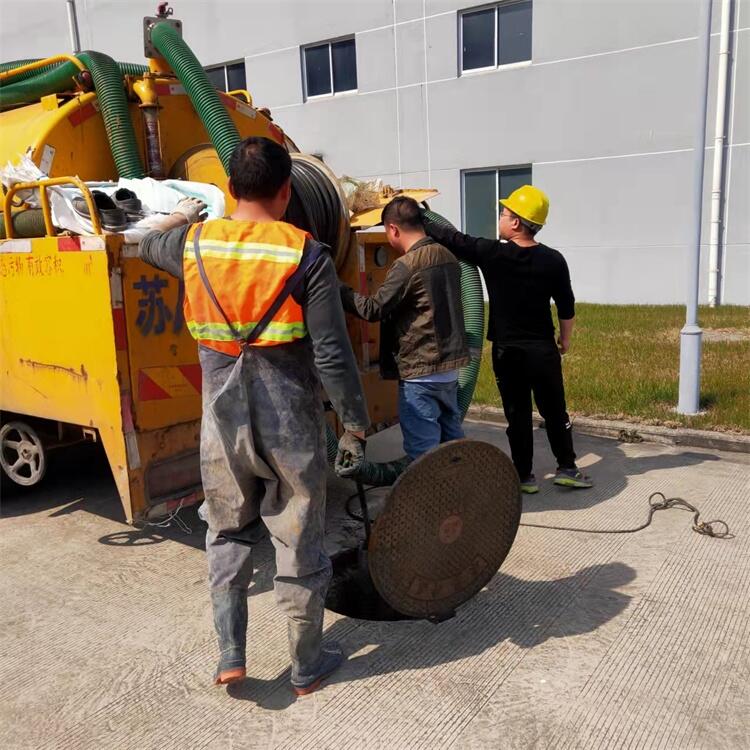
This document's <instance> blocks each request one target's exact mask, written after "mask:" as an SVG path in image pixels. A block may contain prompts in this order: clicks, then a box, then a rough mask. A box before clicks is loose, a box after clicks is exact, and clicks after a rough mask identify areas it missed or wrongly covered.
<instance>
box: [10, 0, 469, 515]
mask: <svg viewBox="0 0 750 750" xmlns="http://www.w3.org/2000/svg"><path fill="white" fill-rule="evenodd" d="M162 5H164V4H162ZM161 8H162V6H160V9H161ZM168 13H169V11H167V10H162V11H161V12H160V13H159V14H158V15H156V16H153V17H148V18H146V19H144V51H145V55H146V58H147V64H146V65H136V64H130V63H118V62H116V61H114V60H112V58H110V57H109V56H107V55H105V54H103V53H100V52H85V53H78V54H76V55H74V56H73V55H58V56H55V57H52V58H48V59H44V60H18V61H11V62H6V63H3V64H2V65H0V132H1V133H2V137H1V138H0V163H1V164H7V163H8V162H12V163H18V161H19V159H20V157H22V156H23V155H28V156H29V157H30V158H31V160H32V161H33V162H34V163H35V164H36V165H37V166H38V167H39V169H40V170H41V172H43V173H44V175H46V177H45V178H44V179H38V180H34V181H31V182H28V183H17V184H14V185H12V186H9V187H5V188H4V189H3V193H2V209H3V210H2V222H1V223H0V321H2V323H1V325H2V332H1V335H0V412H1V419H2V423H1V425H0V467H1V468H2V471H3V472H4V473H5V474H6V475H7V476H8V477H9V478H10V479H11V480H12V481H14V482H16V483H17V484H21V485H34V484H36V483H37V482H39V481H40V480H41V479H42V478H43V476H44V473H45V468H46V464H47V453H48V451H49V450H50V449H51V448H58V447H61V446H64V445H68V444H70V443H73V442H77V441H80V440H96V441H101V443H102V445H103V447H104V449H105V451H106V455H107V458H108V461H109V464H110V467H111V469H112V473H113V475H114V479H115V482H116V485H117V490H118V492H119V495H120V498H121V501H122V505H123V508H124V511H125V515H126V517H127V519H128V520H129V521H133V520H137V519H145V518H149V517H155V516H158V515H162V514H164V513H166V512H168V511H170V510H172V509H174V508H176V507H178V506H179V505H180V504H183V505H184V504H188V503H191V502H195V501H197V500H199V499H200V498H201V497H202V495H201V485H200V474H199V468H198V441H199V424H200V414H201V375H200V366H199V364H198V357H197V347H196V344H195V342H194V341H193V339H192V338H191V337H190V335H189V334H188V332H187V329H186V326H185V322H184V319H183V314H182V290H181V289H180V285H179V283H178V281H177V280H176V279H174V278H172V277H170V276H169V275H167V274H166V273H163V272H161V271H159V270H157V269H154V268H153V267H151V266H149V265H147V264H145V263H143V262H141V261H140V260H138V258H137V247H136V246H135V245H133V244H128V243H127V242H126V241H125V238H124V236H123V235H122V234H117V233H108V232H105V231H103V230H102V227H101V224H100V221H99V218H98V215H97V210H96V208H95V206H94V205H93V202H92V196H91V192H90V189H89V187H87V185H86V183H87V182H93V181H116V180H117V179H118V178H120V177H123V178H142V177H147V176H148V177H153V178H155V179H164V178H171V179H184V180H191V181H196V182H205V183H213V184H214V185H217V186H219V187H220V188H221V189H222V190H223V191H224V193H225V198H226V210H227V213H230V212H231V210H232V209H233V207H234V204H233V200H232V198H231V196H230V195H229V194H228V192H227V190H226V182H227V180H226V172H225V167H226V165H227V163H228V159H229V156H230V154H231V152H232V150H233V148H234V146H235V145H236V143H237V142H238V141H239V140H240V139H241V138H245V137H247V136H251V135H254V136H263V137H266V138H270V139H272V140H275V141H277V142H278V143H281V144H284V145H285V146H286V147H287V149H288V150H289V151H290V152H291V153H292V158H293V175H292V181H293V200H292V203H291V205H290V212H289V215H288V217H287V218H288V219H289V220H290V221H293V222H294V223H296V224H298V225H299V226H302V227H303V228H305V229H308V230H309V231H311V232H312V234H313V235H314V236H315V237H316V238H317V239H319V240H321V241H323V242H325V243H327V244H328V245H329V246H330V247H331V250H332V253H333V255H334V259H335V263H336V267H337V270H338V273H339V276H340V278H341V279H342V280H344V281H346V282H347V283H348V284H350V285H351V286H353V287H354V288H356V289H359V290H360V291H362V292H365V293H368V294H372V293H373V292H374V291H375V290H376V289H377V288H378V286H379V285H380V283H382V280H383V279H384V277H385V274H386V272H387V270H388V267H389V266H390V264H391V263H392V262H393V260H394V254H393V251H392V249H391V248H390V247H389V246H388V244H387V242H386V241H385V236H384V234H383V232H382V228H380V230H379V229H378V228H377V226H376V225H377V224H378V223H379V214H380V208H379V207H377V206H374V207H372V209H371V210H367V211H364V212H362V213H360V214H355V215H353V216H352V215H350V212H349V210H348V208H347V206H346V201H345V196H344V194H343V192H342V188H341V186H340V184H339V182H338V180H337V179H336V177H335V175H333V174H332V173H331V172H330V170H329V169H328V168H327V166H326V165H325V164H324V163H323V162H322V161H320V160H318V159H316V158H314V157H311V156H307V155H304V154H300V153H299V152H298V149H297V148H296V146H295V145H294V143H293V141H292V140H291V139H290V138H289V137H288V136H287V135H286V134H285V133H284V132H283V131H282V129H281V128H280V127H278V125H277V124H276V123H275V122H273V120H272V117H271V114H270V112H268V110H264V109H259V108H258V107H256V106H255V105H254V103H253V101H252V97H251V96H250V94H249V93H248V92H247V91H232V92H229V93H223V92H221V91H216V90H215V89H214V88H213V86H212V85H211V84H210V83H209V81H208V79H207V77H206V74H205V72H204V71H203V69H202V67H201V65H200V63H199V62H198V61H197V59H196V58H195V56H194V55H193V53H192V52H191V51H190V49H189V47H188V46H187V44H186V43H185V42H184V40H183V39H182V25H181V23H180V21H178V20H176V19H173V18H171V17H169V15H168ZM59 186H72V187H77V188H78V189H79V190H80V193H81V195H82V196H83V198H84V199H85V201H86V203H87V206H88V209H89V213H90V216H91V219H92V227H93V231H92V233H91V234H84V235H81V234H73V233H71V232H70V231H61V230H60V229H59V228H58V227H55V226H54V224H53V218H52V213H51V210H50V192H51V191H53V190H54V189H55V188H58V187H59ZM29 191H33V193H34V194H35V195H36V196H37V203H36V204H35V207H32V206H31V198H30V197H29V196H30V193H29ZM406 192H407V193H408V194H410V195H413V196H414V197H415V198H417V200H420V201H424V200H426V199H427V198H429V197H431V196H433V195H435V192H434V191H427V190H424V191H406ZM388 197H389V196H388V195H385V194H384V195H383V196H381V199H380V201H379V202H380V203H381V204H384V203H385V202H386V201H387V200H388ZM24 201H26V202H24ZM462 282H463V288H464V307H465V314H466V321H467V326H466V327H467V332H468V334H469V341H470V344H471V345H472V346H473V347H481V337H482V329H483V317H482V316H483V305H482V296H481V286H480V283H479V277H478V275H477V272H476V270H474V269H471V268H468V267H466V268H464V272H463V280H462ZM349 326H350V329H349V331H350V336H351V341H352V345H353V347H354V351H355V354H356V355H357V358H358V362H359V365H360V368H361V372H362V377H363V380H364V383H365V388H366V393H367V398H368V403H369V408H370V416H371V418H372V423H373V430H375V431H377V430H380V429H383V428H385V427H387V426H389V425H392V424H394V423H395V422H396V421H397V420H398V415H397V408H396V392H395V388H394V386H393V384H392V383H387V382H384V381H382V380H381V379H380V377H379V374H378V359H379V345H380V339H379V327H378V326H374V325H368V324H366V323H363V322H360V321H354V320H351V321H350V322H349ZM478 366H479V362H478V359H477V360H475V361H473V362H472V364H471V365H469V367H468V368H466V369H465V370H464V371H463V372H462V373H461V379H460V386H461V390H460V400H461V403H462V406H463V407H464V409H465V408H466V407H468V403H469V402H470V400H471V395H472V393H473V388H474V384H475V382H476V375H477V371H478ZM339 431H340V425H338V424H337V422H336V420H335V417H334V415H333V414H330V415H329V430H328V433H329V445H330V446H333V445H335V437H336V434H337V433H338V432H339Z"/></svg>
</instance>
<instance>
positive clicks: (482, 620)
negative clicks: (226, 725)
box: [227, 562, 635, 711]
mask: <svg viewBox="0 0 750 750" xmlns="http://www.w3.org/2000/svg"><path fill="white" fill-rule="evenodd" d="M634 578H635V571H634V570H633V568H631V567H630V566H628V565H625V564H624V563H619V562H615V563H607V564H605V565H593V566H589V567H586V568H582V569H581V570H579V571H578V572H576V573H574V574H573V575H570V576H566V577H564V578H558V579H555V580H550V581H533V580H525V579H522V578H516V577H514V576H509V575H505V574H503V573H499V574H498V575H496V576H495V578H493V579H492V581H491V582H490V583H489V584H488V585H487V587H486V588H485V589H483V590H482V591H480V592H479V594H477V596H475V597H474V599H472V600H471V602H469V603H467V604H466V605H464V606H463V607H461V608H460V609H459V611H458V613H457V615H456V617H455V618H454V619H452V620H448V621H446V622H443V623H440V624H438V625H433V624H431V623H428V622H426V621H424V620H420V621H408V620H406V621H400V622H378V623H373V622H364V621H358V622H361V624H362V627H358V628H356V629H355V630H353V631H352V628H351V623H352V620H350V619H349V618H342V619H341V620H338V621H337V622H336V623H335V624H334V625H333V626H331V627H330V628H329V629H328V630H327V631H326V632H325V634H324V636H323V637H324V640H340V641H343V642H344V644H345V650H346V652H347V654H349V655H350V656H349V659H348V660H347V662H346V663H345V664H344V666H342V668H341V669H340V670H339V671H338V672H336V673H335V674H334V675H333V676H332V677H331V678H330V680H328V681H327V684H333V683H351V682H355V681H357V680H359V679H366V678H369V677H372V676H374V675H378V674H388V673H390V672H408V671H409V670H418V669H428V668H430V667H435V666H437V665H440V664H448V663H451V662H457V661H460V660H462V659H466V658H469V657H473V656H478V655H480V654H482V653H484V652H485V651H487V650H488V649H491V648H493V647H495V646H497V645H498V644H500V643H502V642H503V641H507V642H508V643H511V644H513V645H514V646H517V647H519V648H522V649H532V648H535V647H537V646H539V645H541V644H543V643H544V642H545V641H547V640H548V639H550V638H562V637H569V636H575V635H581V634H583V633H590V632H592V631H594V630H596V629H597V628H599V627H601V626H602V625H604V624H605V623H607V622H608V621H609V620H611V619H613V618H614V617H616V616H617V615H619V614H620V613H621V612H623V611H624V610H625V609H626V608H627V606H628V603H629V602H630V598H631V597H630V596H628V595H627V594H623V593H621V592H620V591H618V590H617V589H618V588H620V587H622V586H625V585H627V584H628V583H630V582H631V581H633V579H634ZM562 615H565V616H564V617H563V616H562ZM248 649H249V650H250V651H252V633H250V640H249V642H248ZM363 650H364V651H366V653H365V654H364V655H357V654H358V653H359V652H360V651H363ZM227 694H228V695H230V696H231V697H232V698H234V699H236V700H244V701H250V702H252V703H255V704H257V705H259V706H261V707H262V708H265V709H268V710H272V711H273V710H283V709H285V708H288V707H289V706H290V705H291V704H292V703H294V702H295V701H296V700H297V698H296V697H295V696H294V694H293V693H292V691H291V689H290V687H289V671H288V670H287V671H286V672H284V673H283V674H281V675H278V676H277V677H275V678H274V679H272V680H259V679H255V678H249V679H247V680H245V681H243V682H241V683H237V684H235V685H230V686H229V687H228V688H227Z"/></svg>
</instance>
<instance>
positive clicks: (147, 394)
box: [138, 370, 172, 401]
mask: <svg viewBox="0 0 750 750" xmlns="http://www.w3.org/2000/svg"><path fill="white" fill-rule="evenodd" d="M138 398H140V400H141V401H161V400H163V399H166V398H172V397H171V396H170V395H169V394H168V393H167V392H166V391H165V390H164V389H163V388H162V387H161V386H160V385H157V384H156V383H154V381H153V380H151V378H150V377H149V376H148V375H146V373H144V372H143V370H139V371H138Z"/></svg>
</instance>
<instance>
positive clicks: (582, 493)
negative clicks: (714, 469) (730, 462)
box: [523, 440, 720, 513]
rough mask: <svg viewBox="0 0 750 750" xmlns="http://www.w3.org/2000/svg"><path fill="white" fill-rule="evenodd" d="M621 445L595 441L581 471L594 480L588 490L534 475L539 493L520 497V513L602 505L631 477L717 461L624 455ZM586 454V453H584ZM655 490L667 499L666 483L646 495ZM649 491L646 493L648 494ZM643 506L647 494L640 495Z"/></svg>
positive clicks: (694, 455) (699, 456)
mask: <svg viewBox="0 0 750 750" xmlns="http://www.w3.org/2000/svg"><path fill="white" fill-rule="evenodd" d="M622 448H623V447H622V444H621V443H616V442H614V441H609V440H601V441H598V442H597V454H596V459H598V460H596V462H595V463H593V464H589V465H587V466H586V467H585V468H584V471H585V473H587V474H590V475H591V477H592V479H593V480H594V483H595V484H594V487H593V488H592V489H589V490H579V489H567V488H565V487H557V486H555V485H553V484H552V478H551V476H548V477H544V478H543V477H541V476H539V475H537V478H538V480H539V484H540V487H541V489H542V492H540V493H539V494H537V495H524V496H523V510H524V513H536V512H539V511H546V510H583V509H586V508H591V507H593V506H594V505H597V504H599V503H603V502H605V501H607V500H610V499H611V498H613V497H616V496H617V495H619V494H620V493H621V492H622V491H623V490H624V489H625V488H626V487H627V485H628V481H629V479H630V478H631V477H634V476H639V475H642V474H648V473H649V472H650V471H656V470H663V469H677V468H682V467H685V466H697V465H698V464H701V463H704V462H706V461H719V460H720V458H719V456H716V455H714V454H712V453H698V452H689V451H688V452H684V453H660V454H658V455H646V456H628V455H627V454H626V453H625V452H624V451H623V449H622ZM587 455H589V454H587ZM657 490H659V491H661V492H664V494H665V495H667V496H669V495H670V494H673V493H670V491H669V486H668V481H667V480H666V479H665V478H664V477H662V478H660V480H659V482H658V484H657V483H655V484H654V487H653V489H652V490H650V492H652V491H653V492H656V491H657ZM650 492H649V494H650ZM643 499H644V503H645V501H646V499H647V495H646V496H644V498H643Z"/></svg>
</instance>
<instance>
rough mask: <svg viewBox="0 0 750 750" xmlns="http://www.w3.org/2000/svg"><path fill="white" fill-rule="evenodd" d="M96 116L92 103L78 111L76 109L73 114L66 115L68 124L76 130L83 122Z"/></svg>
mask: <svg viewBox="0 0 750 750" xmlns="http://www.w3.org/2000/svg"><path fill="white" fill-rule="evenodd" d="M94 115H96V107H94V105H93V103H92V102H89V103H88V104H86V105H85V106H83V107H81V108H80V109H77V110H76V111H75V112H72V113H71V114H69V115H68V120H69V121H70V124H71V125H72V126H73V127H74V128H76V127H78V126H79V125H80V124H81V123H82V122H85V121H86V120H88V119H89V118H91V117H94Z"/></svg>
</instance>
